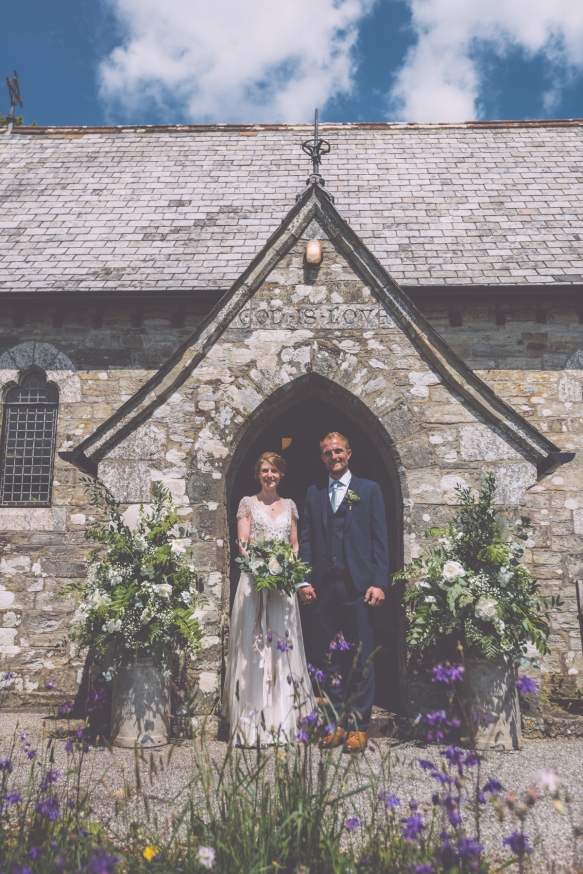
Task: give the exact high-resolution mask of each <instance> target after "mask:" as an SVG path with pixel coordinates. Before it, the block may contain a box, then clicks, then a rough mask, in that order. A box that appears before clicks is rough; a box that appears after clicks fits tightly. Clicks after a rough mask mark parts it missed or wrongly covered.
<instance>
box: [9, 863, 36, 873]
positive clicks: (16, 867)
mask: <svg viewBox="0 0 583 874" xmlns="http://www.w3.org/2000/svg"><path fill="white" fill-rule="evenodd" d="M11 874H32V868H27V867H26V866H25V865H13V866H12V870H11Z"/></svg>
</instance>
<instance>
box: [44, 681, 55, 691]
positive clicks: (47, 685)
mask: <svg viewBox="0 0 583 874" xmlns="http://www.w3.org/2000/svg"><path fill="white" fill-rule="evenodd" d="M56 685H57V684H56V682H55V681H54V680H49V682H48V683H45V689H49V690H50V689H54V688H55V686H56Z"/></svg>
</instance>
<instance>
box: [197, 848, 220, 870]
mask: <svg viewBox="0 0 583 874" xmlns="http://www.w3.org/2000/svg"><path fill="white" fill-rule="evenodd" d="M215 856H216V853H215V851H214V849H213V847H199V848H198V861H199V862H200V864H201V865H202V866H203V868H207V869H208V870H209V871H210V869H211V868H213V867H214V864H215Z"/></svg>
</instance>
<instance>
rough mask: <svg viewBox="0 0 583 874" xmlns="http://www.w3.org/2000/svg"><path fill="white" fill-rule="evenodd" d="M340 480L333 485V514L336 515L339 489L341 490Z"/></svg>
mask: <svg viewBox="0 0 583 874" xmlns="http://www.w3.org/2000/svg"><path fill="white" fill-rule="evenodd" d="M340 485H341V483H340V480H336V481H335V482H333V483H332V497H331V499H330V503H331V504H332V512H333V513H335V512H336V510H337V509H338V503H339V502H338V489H339V488H340Z"/></svg>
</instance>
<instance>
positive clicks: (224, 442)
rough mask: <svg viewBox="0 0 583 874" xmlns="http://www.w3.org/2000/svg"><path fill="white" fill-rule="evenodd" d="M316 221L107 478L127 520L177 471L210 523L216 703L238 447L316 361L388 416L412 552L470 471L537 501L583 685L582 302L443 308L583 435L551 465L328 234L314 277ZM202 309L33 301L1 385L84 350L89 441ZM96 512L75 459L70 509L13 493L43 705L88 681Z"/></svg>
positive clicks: (206, 553) (66, 489)
mask: <svg viewBox="0 0 583 874" xmlns="http://www.w3.org/2000/svg"><path fill="white" fill-rule="evenodd" d="M317 235H320V236H324V235H323V234H322V233H320V231H319V229H318V228H317V227H312V228H311V230H310V234H309V235H307V236H306V238H305V239H303V240H300V241H298V244H297V245H296V247H295V248H294V249H293V251H292V252H290V253H289V254H288V255H287V256H285V258H284V259H283V260H282V262H281V263H280V265H279V266H278V268H277V269H276V270H275V271H274V273H272V274H271V276H270V277H269V278H268V281H266V283H265V284H264V286H263V287H262V289H260V291H259V292H258V293H257V294H256V296H255V297H254V298H253V300H252V302H251V304H250V305H248V307H246V309H245V310H244V311H243V312H242V313H241V314H240V315H239V316H238V317H237V319H236V320H235V322H234V323H233V324H232V325H231V327H230V328H229V329H228V330H227V332H226V333H225V334H224V335H223V336H222V337H221V339H220V340H219V341H218V342H217V343H216V345H215V347H214V348H213V349H212V350H211V352H210V354H209V355H208V356H207V358H206V359H205V360H204V361H203V362H202V363H201V364H200V365H199V367H198V368H197V369H196V370H195V371H194V373H193V374H192V375H191V376H190V377H189V378H188V379H187V381H186V382H185V383H184V385H183V386H182V387H181V389H180V390H179V391H178V392H177V393H175V394H174V395H173V396H172V397H171V398H170V399H169V400H168V402H167V403H165V404H164V405H163V406H161V407H159V408H158V410H157V411H156V412H155V414H154V415H153V416H152V418H151V419H150V420H149V421H148V422H147V423H146V424H144V425H143V426H141V427H140V428H139V429H138V430H137V431H136V432H134V434H132V435H131V436H130V437H129V438H127V439H126V440H125V441H122V442H121V443H119V444H118V445H117V446H116V447H115V448H114V449H113V450H111V451H110V452H109V454H108V455H107V456H106V458H105V459H104V460H103V461H102V462H101V464H100V477H101V478H102V479H103V481H104V482H106V483H107V484H108V485H109V487H110V488H111V489H112V490H113V491H114V493H115V494H116V496H117V497H118V499H119V500H120V501H122V503H123V504H124V505H126V506H127V508H128V514H129V515H128V518H131V517H132V514H134V513H135V511H136V509H137V505H138V504H139V502H140V501H147V499H148V496H149V490H150V486H151V482H152V481H153V480H161V481H163V482H165V483H166V484H168V485H169V487H170V488H171V490H172V493H173V495H174V497H175V501H176V503H177V505H178V506H179V512H180V513H181V515H182V516H183V517H184V520H185V522H187V523H189V524H192V525H195V526H196V527H197V529H198V530H199V531H200V532H201V533H203V534H204V536H205V538H206V539H205V540H202V541H197V542H196V561H197V567H198V568H199V571H200V575H201V582H202V583H203V585H204V588H205V594H206V595H207V596H208V598H209V604H208V607H207V608H206V629H207V637H206V640H205V647H204V649H203V651H202V652H201V654H200V657H199V658H198V660H197V663H196V665H195V674H196V677H197V682H198V689H199V695H198V705H197V706H198V708H199V709H200V710H201V711H204V710H205V709H207V710H208V709H209V708H210V707H212V706H213V704H214V703H215V702H216V699H217V696H218V695H219V692H220V672H221V668H222V663H223V657H224V643H225V642H226V640H227V637H228V603H229V555H228V541H229V536H228V526H227V480H228V471H229V465H230V463H231V461H232V459H233V456H234V453H235V451H236V448H237V446H238V444H239V442H240V440H241V439H243V438H245V437H246V436H247V435H248V434H249V433H251V431H250V430H249V429H252V428H253V422H254V420H255V417H256V416H257V414H258V411H265V409H266V407H267V406H268V405H269V404H270V403H272V402H273V403H274V405H278V404H279V405H282V404H285V403H287V401H288V399H290V398H291V397H292V394H293V393H294V392H295V391H299V390H300V389H299V388H298V386H300V387H301V386H302V385H304V388H302V389H301V390H304V389H305V390H311V389H310V388H309V380H310V379H313V378H315V377H320V381H319V382H318V386H319V388H318V391H322V392H326V391H328V389H329V390H330V393H331V394H330V397H332V394H333V387H334V386H339V387H340V389H339V390H340V392H341V394H340V401H338V398H337V402H342V398H343V399H344V402H346V404H347V405H348V406H350V409H351V410H352V411H353V414H354V415H355V416H358V415H362V416H364V417H365V418H364V419H363V420H362V421H363V422H367V423H368V422H372V421H373V420H376V422H378V426H376V434H375V440H376V441H377V443H378V444H379V445H382V446H384V448H385V450H386V452H387V453H390V455H391V464H392V470H393V475H394V479H395V488H396V489H397V490H398V491H400V495H401V499H402V501H403V505H404V545H403V555H404V558H405V559H408V558H410V557H411V556H413V555H415V554H417V553H418V551H419V549H420V544H421V542H422V540H421V539H422V536H423V531H424V529H425V528H426V527H427V526H428V525H430V524H439V523H440V522H442V521H443V520H444V519H445V518H446V517H447V516H448V514H450V513H451V512H452V507H453V504H454V503H455V493H454V486H455V484H456V483H458V482H465V483H467V484H468V485H472V486H477V485H478V484H479V481H480V478H481V475H482V472H483V470H484V469H486V468H493V469H495V470H496V472H497V476H498V479H499V482H500V491H499V502H500V506H501V509H502V510H503V511H504V512H506V513H508V518H509V519H511V518H512V517H513V516H514V515H516V514H517V513H521V512H523V511H524V510H525V509H526V511H527V513H528V514H529V515H530V516H531V518H532V521H533V526H532V529H533V534H532V542H533V545H532V547H531V548H530V549H529V551H528V555H527V560H528V562H529V563H530V564H531V567H532V571H533V574H534V575H535V576H537V577H538V578H539V579H540V580H541V581H542V583H543V588H544V590H545V591H546V592H548V593H549V594H561V595H562V596H563V598H564V599H565V601H566V604H565V610H564V612H563V613H561V614H560V615H558V616H555V617H554V619H553V637H552V646H553V652H552V654H551V656H550V657H547V658H545V659H544V660H543V663H542V670H543V675H544V676H546V677H547V678H548V676H550V675H551V674H563V675H566V676H570V677H571V681H572V682H574V683H575V684H576V685H578V686H580V687H581V686H583V658H582V654H581V638H580V634H579V626H578V621H577V618H576V615H575V614H576V605H575V589H574V582H575V580H577V579H582V578H583V567H582V564H583V549H582V546H583V476H582V473H583V439H582V437H581V433H582V427H583V404H582V395H583V352H581V351H580V350H583V326H580V325H579V323H578V319H577V316H576V314H575V313H574V312H573V313H571V312H569V311H567V310H565V311H562V312H555V313H553V315H552V317H551V319H550V321H549V323H548V324H546V325H539V324H536V323H535V322H534V311H532V312H531V311H530V310H529V308H528V305H527V304H520V305H519V304H517V305H516V309H515V310H514V311H512V312H511V313H510V315H509V317H508V319H507V324H506V325H505V326H500V327H496V326H495V325H494V319H493V314H492V312H491V311H490V310H489V309H488V307H487V306H485V305H479V304H476V305H467V306H466V307H465V309H464V316H463V325H462V326H461V327H458V328H452V327H450V326H449V324H448V321H447V315H446V309H445V306H443V305H439V306H438V305H436V306H435V307H434V308H433V309H428V310H427V312H426V316H427V317H428V318H429V320H430V321H431V322H432V323H433V325H434V326H435V327H436V328H437V329H438V330H439V332H440V333H442V335H443V336H444V337H445V339H446V340H447V342H448V343H449V344H450V345H451V347H452V348H453V349H454V351H456V352H458V354H459V355H460V357H462V359H464V360H465V361H466V362H467V363H468V364H469V365H470V366H471V367H472V368H473V369H474V370H476V371H477V372H478V374H479V375H480V376H481V377H482V378H483V379H484V381H485V382H487V383H488V384H489V385H490V386H491V387H492V388H493V389H494V390H495V391H496V392H497V393H498V394H499V395H500V396H501V397H502V398H503V399H504V400H506V401H507V402H508V403H509V404H510V405H512V406H514V407H515V409H517V410H518V411H519V412H520V413H521V414H522V415H523V416H525V417H527V418H530V419H532V420H533V421H534V422H535V424H536V426H537V428H538V429H539V430H540V431H542V432H545V433H547V434H548V435H549V436H551V438H552V439H553V440H554V442H556V443H557V444H558V445H559V446H560V447H561V448H562V449H565V450H569V449H573V450H575V451H577V457H576V459H575V461H574V462H573V463H571V464H570V465H568V466H566V467H563V468H561V469H560V470H558V471H557V472H556V473H554V474H551V475H549V476H547V477H543V478H542V479H541V480H540V481H538V482H537V480H536V475H535V470H534V466H533V465H532V464H530V463H529V462H527V461H525V459H524V458H523V457H522V455H521V454H520V452H519V451H517V449H516V448H515V447H514V446H512V445H511V444H510V443H509V442H508V440H507V439H506V438H505V437H503V436H502V435H501V434H497V433H496V432H495V430H494V429H493V428H492V427H491V426H490V425H488V424H486V423H485V422H483V421H481V420H480V419H479V417H477V416H476V414H475V413H474V412H472V411H471V410H469V409H468V408H467V406H466V405H465V404H464V403H463V402H462V401H461V399H460V398H458V397H456V396H455V394H454V393H452V391H451V390H450V389H449V388H447V387H446V386H444V385H443V383H442V382H441V381H440V378H439V377H438V376H437V375H436V374H435V372H434V371H433V370H432V369H431V368H430V367H429V366H428V364H427V362H425V361H424V360H423V359H422V358H421V357H420V356H419V353H418V352H417V350H416V349H415V348H414V347H413V345H412V343H411V342H410V341H409V340H408V338H407V337H406V336H405V335H404V334H403V332H402V331H401V330H400V328H398V327H397V326H396V325H395V324H394V323H393V322H392V320H391V318H390V317H389V316H388V315H387V314H386V313H385V312H384V311H383V310H382V308H381V307H379V306H378V304H377V303H376V302H375V300H374V299H373V298H372V297H371V293H370V290H369V289H367V288H366V287H365V286H364V284H363V283H362V282H361V280H360V279H359V278H358V277H357V276H355V275H354V273H353V272H352V270H351V268H350V267H349V266H348V264H347V263H346V261H345V259H344V258H343V257H342V256H341V255H340V254H339V253H338V252H337V251H336V250H335V248H334V247H333V245H332V244H331V243H330V242H329V241H328V240H327V239H326V238H324V239H323V240H322V242H323V246H324V263H323V265H322V268H321V269H320V271H319V274H318V275H317V276H306V274H305V269H304V267H303V263H302V257H303V247H304V245H305V242H306V239H307V238H308V237H309V236H317ZM199 318H200V315H196V314H193V315H192V316H191V317H190V320H189V322H187V324H186V326H185V327H184V328H183V329H170V327H169V324H168V318H167V317H165V316H164V314H163V313H158V314H155V315H153V316H152V318H151V319H145V322H144V327H142V328H130V327H129V325H128V320H127V319H126V318H125V317H124V315H123V314H122V313H120V312H117V313H116V312H114V311H113V310H112V313H111V316H110V317H106V319H105V321H104V326H103V327H102V328H99V329H91V328H90V327H89V325H88V323H87V321H86V320H85V321H83V319H82V318H81V316H79V319H78V320H77V321H76V322H73V321H72V322H71V323H70V324H69V325H68V326H66V327H64V328H62V329H57V328H52V327H51V325H50V324H49V322H48V321H44V320H43V319H42V317H39V318H38V319H37V320H35V318H34V316H33V315H30V316H29V317H28V318H27V323H26V325H25V327H23V328H20V329H15V328H12V327H9V326H5V327H4V329H3V336H2V338H1V346H0V349H1V350H2V357H1V358H0V369H1V370H2V374H1V376H2V383H3V385H4V386H6V385H10V384H13V383H14V381H15V380H17V379H18V377H19V375H22V373H23V372H24V371H25V370H26V369H27V368H30V367H34V366H39V367H43V369H45V370H46V371H48V372H49V378H51V377H50V371H51V366H53V365H54V364H55V362H56V361H57V356H58V355H59V354H61V355H62V356H65V357H66V359H67V361H68V364H66V363H64V362H63V361H60V364H59V367H56V366H53V371H55V373H56V371H57V370H60V371H61V372H60V373H59V374H57V376H58V378H57V376H55V375H53V377H52V378H53V379H54V381H56V382H57V384H58V385H59V387H60V389H61V404H60V408H59V419H58V436H57V448H68V447H69V448H70V447H71V446H73V445H76V444H77V443H78V442H79V441H80V440H81V439H83V437H85V436H87V434H89V433H91V432H92V431H93V430H94V429H95V428H96V427H97V425H98V424H100V422H102V421H104V420H106V419H107V418H108V417H109V416H110V415H111V414H112V413H113V412H114V411H115V409H117V408H118V407H119V406H120V405H121V404H122V403H123V402H124V401H125V400H126V399H127V398H128V397H129V396H131V395H132V394H133V393H134V392H135V391H136V389H137V388H138V387H139V386H141V385H142V384H143V382H144V381H145V380H146V379H147V378H148V377H149V376H151V375H152V374H153V373H154V372H155V371H156V370H157V368H158V367H159V366H160V365H161V364H162V363H163V362H164V361H165V360H166V359H167V357H168V356H169V355H170V353H171V352H172V351H173V350H174V349H175V348H176V347H177V346H178V345H179V343H180V342H182V341H183V340H184V339H185V338H186V337H187V336H188V335H189V333H190V332H191V331H192V330H193V328H194V326H195V324H196V322H197V320H198V319H199ZM48 347H50V348H48ZM43 356H44V358H43ZM51 356H53V357H51ZM49 359H50V360H49ZM57 363H59V362H57ZM61 365H63V366H61ZM59 380H60V382H59ZM302 380H303V381H304V382H303V383H302ZM305 386H308V387H307V388H305ZM326 386H328V389H327V388H326ZM352 398H354V399H355V400H351V399H352ZM278 408H279V407H278ZM367 417H369V418H367ZM367 427H368V425H367ZM370 427H372V426H370ZM389 447H390V448H389ZM90 522H91V508H90V507H89V506H88V505H87V502H86V499H85V494H84V489H83V485H82V482H81V476H80V474H79V473H78V472H77V471H76V470H75V469H74V468H73V467H71V466H70V465H68V464H65V463H64V462H62V461H60V460H59V459H58V458H57V461H56V464H55V480H54V484H53V501H52V506H51V508H34V509H32V510H29V509H28V508H26V509H23V510H15V509H13V508H0V531H1V534H0V657H1V658H2V662H1V667H2V670H10V671H11V672H14V674H15V675H16V677H15V679H14V680H10V681H8V683H9V686H10V688H11V689H12V690H14V692H15V693H16V695H17V697H16V698H15V701H18V702H20V703H22V704H29V705H30V704H35V703H37V704H40V703H41V702H42V700H43V698H44V697H45V696H46V693H45V692H44V683H45V682H46V680H47V679H48V678H49V677H57V678H58V688H59V694H60V695H61V694H64V693H65V692H66V693H68V694H73V693H75V691H76V689H77V688H78V684H79V683H81V682H82V681H83V668H84V660H83V659H82V658H81V657H77V656H76V655H75V654H74V653H73V652H72V651H71V650H70V649H69V648H67V647H59V646H57V644H58V642H59V641H60V640H61V639H62V638H63V636H64V634H65V633H66V630H67V627H68V625H69V622H70V620H71V618H72V616H73V613H74V605H73V603H72V602H70V601H64V600H55V596H56V594H57V592H58V590H59V589H60V587H61V586H62V585H63V584H64V583H66V582H69V581H71V580H72V579H77V578H80V577H82V575H83V572H84V566H83V557H84V555H85V553H86V552H87V544H86V542H85V541H84V539H83V534H84V531H85V529H86V528H87V526H88V525H89V524H90Z"/></svg>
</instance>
